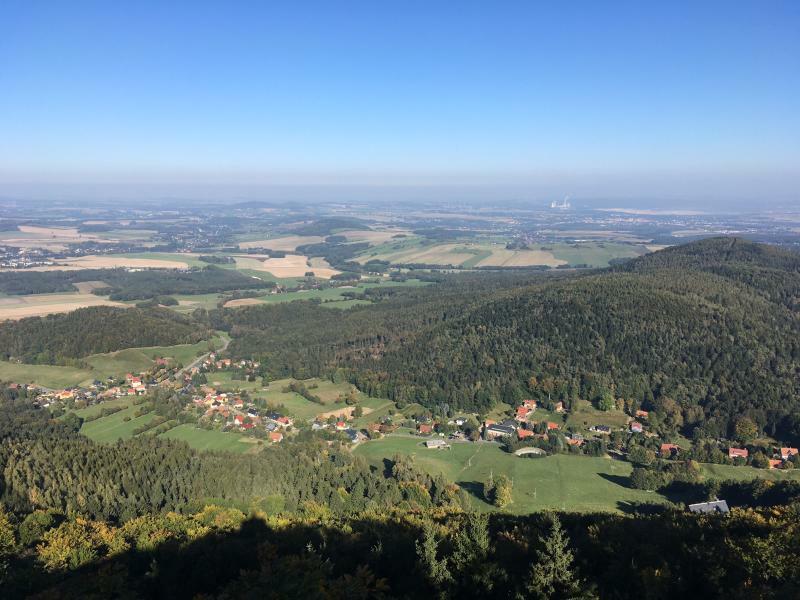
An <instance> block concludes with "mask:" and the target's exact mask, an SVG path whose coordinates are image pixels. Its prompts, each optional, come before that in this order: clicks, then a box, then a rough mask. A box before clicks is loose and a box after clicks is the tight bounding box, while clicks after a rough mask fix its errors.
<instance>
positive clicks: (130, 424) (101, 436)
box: [81, 405, 156, 443]
mask: <svg viewBox="0 0 800 600" xmlns="http://www.w3.org/2000/svg"><path fill="white" fill-rule="evenodd" d="M101 408H102V407H101ZM138 409H139V407H138V406H135V405H132V406H129V407H128V408H126V409H124V410H121V411H119V412H115V413H114V414H113V415H108V416H105V417H101V418H99V419H95V420H94V421H89V422H88V423H84V424H83V426H82V427H81V433H82V434H83V435H85V436H86V437H88V438H90V439H92V440H94V441H95V442H103V443H113V442H116V441H117V440H120V439H126V438H129V437H132V436H133V431H134V430H135V429H136V428H137V427H141V426H142V425H146V424H148V423H149V422H150V421H152V420H153V419H154V418H155V417H156V415H155V413H147V414H145V415H142V416H140V417H135V416H134V413H135V412H136V411H137V410H138ZM126 418H128V419H129V420H127V421H126V420H125V419H126Z"/></svg>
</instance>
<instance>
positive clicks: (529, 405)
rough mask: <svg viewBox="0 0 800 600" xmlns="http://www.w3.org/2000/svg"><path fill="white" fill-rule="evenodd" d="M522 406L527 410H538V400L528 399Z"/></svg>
mask: <svg viewBox="0 0 800 600" xmlns="http://www.w3.org/2000/svg"><path fill="white" fill-rule="evenodd" d="M522 406H524V407H525V408H530V409H531V410H536V400H533V399H530V398H529V399H528V400H523V401H522Z"/></svg>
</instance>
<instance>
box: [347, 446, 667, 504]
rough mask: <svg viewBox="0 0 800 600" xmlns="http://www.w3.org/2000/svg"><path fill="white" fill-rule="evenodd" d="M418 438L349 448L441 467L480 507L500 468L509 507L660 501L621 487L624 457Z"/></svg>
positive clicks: (375, 458) (377, 458) (377, 460)
mask: <svg viewBox="0 0 800 600" xmlns="http://www.w3.org/2000/svg"><path fill="white" fill-rule="evenodd" d="M420 441H421V440H420V439H417V438H412V437H399V436H392V435H389V436H386V437H384V438H382V439H380V440H375V441H370V442H365V443H363V444H360V445H359V446H358V447H357V448H356V449H355V453H356V454H361V455H362V456H364V457H365V458H366V459H367V460H368V461H370V462H371V463H373V464H375V465H378V466H382V461H383V459H384V458H391V457H392V456H393V455H394V454H398V453H400V454H409V455H414V457H415V462H416V463H417V464H418V465H419V466H421V467H422V468H423V469H425V470H426V471H428V472H430V473H442V474H443V475H444V476H445V477H446V478H448V479H449V480H451V481H455V482H457V483H458V484H459V485H461V486H462V487H463V488H464V489H466V490H467V491H468V492H470V497H471V498H472V500H473V504H474V506H475V507H476V508H478V509H481V510H491V506H490V505H489V504H487V503H486V502H485V501H484V500H483V497H482V489H483V483H484V482H485V481H487V480H488V479H489V476H490V474H492V475H494V476H497V475H498V474H500V473H503V474H505V475H507V476H508V477H510V478H511V479H512V480H513V482H514V491H513V497H514V502H513V503H512V504H511V505H510V506H509V507H508V510H509V511H510V512H513V513H528V512H531V511H537V510H545V509H559V510H574V511H614V510H619V509H620V507H621V506H622V505H623V504H624V503H626V502H663V501H665V500H664V498H663V497H662V496H661V495H659V494H657V493H653V492H645V491H642V490H634V489H630V488H628V487H626V485H625V484H626V479H627V477H628V475H629V474H630V472H631V465H630V464H629V463H627V462H622V461H616V460H612V459H609V458H595V457H588V456H572V455H565V454H560V455H555V456H548V457H546V458H539V459H532V458H520V457H517V456H514V455H511V454H507V453H505V452H503V451H502V450H500V448H499V446H497V445H495V444H486V443H480V444H472V443H456V444H452V447H451V449H450V450H429V449H427V448H425V447H423V446H421V445H420Z"/></svg>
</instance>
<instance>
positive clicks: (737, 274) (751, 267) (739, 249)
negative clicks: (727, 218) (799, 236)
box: [616, 238, 800, 309]
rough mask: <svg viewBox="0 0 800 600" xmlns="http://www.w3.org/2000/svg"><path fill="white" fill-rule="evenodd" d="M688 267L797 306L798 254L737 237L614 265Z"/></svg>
mask: <svg viewBox="0 0 800 600" xmlns="http://www.w3.org/2000/svg"><path fill="white" fill-rule="evenodd" d="M664 269H690V270H692V271H704V272H707V273H714V274H716V275H720V276H722V277H725V278H726V279H730V280H731V281H735V282H737V283H743V284H745V285H747V286H749V287H750V288H752V289H753V290H755V291H757V292H758V293H760V294H762V295H764V296H766V297H768V298H769V299H771V300H773V301H776V302H780V303H782V304H785V305H787V306H788V307H790V308H793V309H797V308H800V254H798V253H795V252H789V251H786V250H782V249H780V248H777V247H775V246H768V245H766V244H755V243H753V242H748V241H746V240H742V239H740V238H710V239H706V240H701V241H698V242H694V243H692V244H687V245H684V246H673V247H671V248H667V249H665V250H662V251H660V252H655V253H653V254H647V255H645V256H642V257H640V258H638V259H636V260H632V261H630V262H628V263H625V264H624V265H621V266H619V267H617V268H616V270H618V271H623V272H630V273H650V272H653V271H658V270H664Z"/></svg>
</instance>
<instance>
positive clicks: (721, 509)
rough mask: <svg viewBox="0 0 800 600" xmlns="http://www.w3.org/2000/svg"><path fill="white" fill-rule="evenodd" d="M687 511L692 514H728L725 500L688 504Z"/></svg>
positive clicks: (728, 510)
mask: <svg viewBox="0 0 800 600" xmlns="http://www.w3.org/2000/svg"><path fill="white" fill-rule="evenodd" d="M689 511H690V512H693V513H719V514H728V513H729V512H730V509H729V508H728V503H727V502H725V500H712V501H711V502H698V503H697V504H690V505H689Z"/></svg>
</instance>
